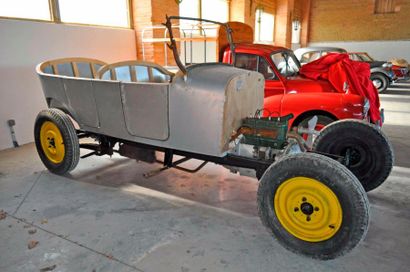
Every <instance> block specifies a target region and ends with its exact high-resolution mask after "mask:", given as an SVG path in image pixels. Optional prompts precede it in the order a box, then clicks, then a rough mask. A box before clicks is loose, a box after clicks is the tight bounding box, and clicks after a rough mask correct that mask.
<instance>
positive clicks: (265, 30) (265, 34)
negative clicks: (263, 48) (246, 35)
mask: <svg viewBox="0 0 410 272" xmlns="http://www.w3.org/2000/svg"><path fill="white" fill-rule="evenodd" d="M274 24H275V17H274V16H273V15H272V14H270V13H266V12H264V11H263V9H262V8H258V9H256V14H255V42H261V43H273V29H274Z"/></svg>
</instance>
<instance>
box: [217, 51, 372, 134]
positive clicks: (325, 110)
mask: <svg viewBox="0 0 410 272" xmlns="http://www.w3.org/2000/svg"><path fill="white" fill-rule="evenodd" d="M235 53H236V59H237V60H236V63H235V66H236V67H240V68H245V69H248V70H256V71H259V72H262V74H265V75H266V74H267V73H266V72H263V71H261V70H260V67H261V66H258V65H257V64H256V62H254V63H251V61H252V58H258V59H263V61H264V62H265V63H267V65H268V66H269V69H270V74H269V73H268V76H265V101H264V108H265V109H267V110H268V112H270V113H274V114H276V115H279V116H283V115H288V114H290V113H292V114H293V116H294V118H292V119H291V120H290V121H289V122H290V126H291V127H296V126H298V125H299V124H301V123H302V122H303V121H305V120H306V119H309V118H312V117H313V116H315V115H319V116H325V117H328V118H329V119H326V120H328V121H332V120H333V121H335V120H339V119H346V118H354V119H365V118H366V114H367V109H366V108H365V107H364V105H365V98H364V97H361V96H359V95H356V94H353V93H351V92H350V91H349V90H348V91H347V92H346V93H339V92H337V91H336V90H334V88H333V87H332V86H331V85H330V83H329V82H327V81H325V80H311V79H307V78H304V77H302V76H300V75H298V69H299V67H300V66H299V63H298V61H297V59H296V58H295V56H294V55H293V53H292V51H291V50H289V49H286V48H283V47H277V46H271V45H263V44H236V46H235ZM277 54H286V55H288V56H289V57H290V58H292V59H293V62H294V64H295V70H296V71H293V72H292V73H291V74H289V75H286V73H283V72H282V73H281V71H280V70H279V69H278V67H277V66H276V64H275V63H274V61H273V59H272V56H273V55H277ZM241 55H244V56H247V57H248V62H247V63H246V65H245V66H241V65H240V64H239V63H238V59H240V57H241ZM230 56H231V51H230V49H229V48H227V49H226V50H225V53H224V57H223V62H225V63H231V62H232V60H231V57H230ZM260 61H261V60H259V62H260ZM265 67H266V66H265ZM265 69H266V68H265ZM322 120H323V119H322ZM327 124H328V123H321V122H320V121H319V123H318V129H320V128H322V127H324V126H325V125H327Z"/></svg>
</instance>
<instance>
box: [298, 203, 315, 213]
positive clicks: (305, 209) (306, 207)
mask: <svg viewBox="0 0 410 272" xmlns="http://www.w3.org/2000/svg"><path fill="white" fill-rule="evenodd" d="M300 210H301V211H302V212H303V213H304V214H305V215H311V214H312V213H313V211H314V209H313V205H312V204H310V203H308V202H304V203H302V205H300Z"/></svg>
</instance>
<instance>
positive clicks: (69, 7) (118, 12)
mask: <svg viewBox="0 0 410 272" xmlns="http://www.w3.org/2000/svg"><path fill="white" fill-rule="evenodd" d="M58 4H59V9H60V17H61V21H62V22H66V23H81V24H91V25H105V26H117V27H128V26H129V21H128V18H129V16H128V3H127V1H126V0H58Z"/></svg>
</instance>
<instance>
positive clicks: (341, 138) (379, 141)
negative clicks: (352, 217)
mask: <svg viewBox="0 0 410 272" xmlns="http://www.w3.org/2000/svg"><path fill="white" fill-rule="evenodd" d="M313 150H315V151H319V152H324V153H330V154H334V155H339V156H345V155H346V154H350V156H349V164H348V168H349V170H350V171H352V172H353V174H354V175H355V176H356V177H357V178H358V179H359V181H360V183H361V184H362V186H363V187H364V189H365V190H366V192H369V191H371V190H373V189H375V188H377V187H379V186H380V185H381V184H382V183H383V182H384V181H385V180H386V179H387V177H388V176H389V175H390V172H391V170H392V168H393V162H394V153H393V148H392V145H391V144H390V142H389V140H388V139H387V136H386V135H385V134H384V133H383V132H382V131H381V130H380V128H378V127H377V126H375V125H373V124H370V123H368V122H366V121H361V120H349V119H345V120H340V121H336V122H334V123H332V124H330V125H328V126H327V127H325V128H324V129H323V130H322V131H321V132H320V134H319V136H318V137H317V138H316V140H315V142H314V143H313Z"/></svg>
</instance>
